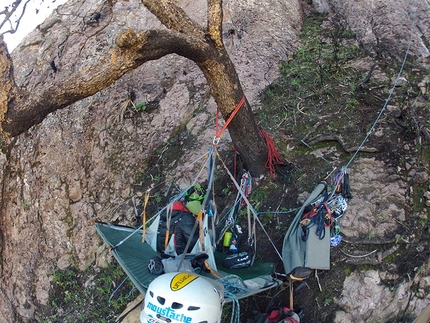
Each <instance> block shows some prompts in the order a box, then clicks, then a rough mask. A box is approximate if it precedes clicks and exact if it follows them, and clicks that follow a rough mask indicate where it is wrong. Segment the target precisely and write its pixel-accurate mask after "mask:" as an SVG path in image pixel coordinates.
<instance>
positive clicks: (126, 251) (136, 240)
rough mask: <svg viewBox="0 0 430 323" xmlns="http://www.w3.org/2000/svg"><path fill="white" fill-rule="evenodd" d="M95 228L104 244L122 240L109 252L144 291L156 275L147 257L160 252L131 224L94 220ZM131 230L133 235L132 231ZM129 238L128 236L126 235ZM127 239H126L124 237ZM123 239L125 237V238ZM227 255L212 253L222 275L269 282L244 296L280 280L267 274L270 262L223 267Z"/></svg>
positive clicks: (269, 272)
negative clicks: (262, 278) (234, 267)
mask: <svg viewBox="0 0 430 323" xmlns="http://www.w3.org/2000/svg"><path fill="white" fill-rule="evenodd" d="M95 228H96V230H97V232H98V233H99V235H100V236H101V238H102V239H103V241H104V242H105V244H106V245H108V246H110V247H115V246H117V245H118V244H119V243H121V241H123V242H122V243H121V244H120V245H118V246H117V247H116V248H113V249H111V252H112V254H113V256H114V257H115V259H116V260H117V261H118V263H119V264H120V266H121V267H122V268H123V270H124V272H125V273H126V274H127V276H128V277H129V278H130V279H131V281H132V282H133V284H134V285H135V286H136V288H137V289H138V290H139V291H140V292H141V293H142V294H145V293H146V289H147V288H148V286H149V284H150V283H151V282H152V281H153V280H154V279H155V278H157V276H156V275H153V274H151V273H150V272H149V271H148V267H147V266H148V263H149V259H150V258H152V257H155V256H159V254H158V253H157V252H156V251H154V250H153V249H152V248H151V246H150V245H149V244H147V243H142V230H138V231H136V229H135V228H133V227H127V226H121V225H114V224H111V223H103V222H96V223H95ZM132 233H134V234H132ZM127 237H128V238H127ZM126 238H127V239H126ZM124 239H126V240H125V241H124ZM226 256H227V255H226V254H222V253H218V252H216V253H215V258H216V261H217V266H218V272H219V273H220V275H221V276H222V277H224V276H227V275H230V274H232V275H237V276H239V277H240V278H241V279H242V280H249V279H253V278H258V277H267V278H268V279H270V281H272V283H271V284H269V285H268V286H267V287H265V288H261V289H257V290H249V291H248V294H247V295H242V297H240V298H243V297H247V296H249V295H252V294H256V293H258V292H260V291H264V290H267V289H270V288H272V287H275V286H277V285H278V284H279V283H280V281H278V280H275V279H273V280H272V279H271V278H270V275H271V274H272V273H273V268H274V265H273V264H272V263H263V262H260V261H255V262H254V265H253V266H252V267H248V268H241V269H227V268H224V267H222V264H221V263H222V260H223V259H224V258H225V257H226Z"/></svg>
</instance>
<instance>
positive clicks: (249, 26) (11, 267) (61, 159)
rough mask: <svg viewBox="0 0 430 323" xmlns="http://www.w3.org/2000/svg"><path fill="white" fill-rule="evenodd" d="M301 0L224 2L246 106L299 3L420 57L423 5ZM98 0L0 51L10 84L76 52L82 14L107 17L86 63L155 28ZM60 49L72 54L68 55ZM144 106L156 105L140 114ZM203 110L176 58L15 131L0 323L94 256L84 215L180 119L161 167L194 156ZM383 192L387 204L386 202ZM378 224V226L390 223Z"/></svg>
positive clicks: (129, 7) (201, 137)
mask: <svg viewBox="0 0 430 323" xmlns="http://www.w3.org/2000/svg"><path fill="white" fill-rule="evenodd" d="M313 2H314V4H313V7H310V6H309V5H306V4H305V3H304V2H300V1H299V0H296V1H281V0H273V1H265V2H263V3H261V2H257V1H245V0H234V1H224V32H225V44H226V47H227V48H228V51H229V53H230V55H231V58H232V60H233V62H234V63H235V65H236V67H237V71H238V74H239V77H240V79H241V82H242V84H243V88H244V90H245V94H246V95H247V97H248V100H249V101H250V102H251V103H252V104H257V103H258V100H257V99H258V93H259V91H261V90H262V89H263V88H264V87H265V86H266V85H268V84H270V83H271V82H272V81H273V80H274V79H276V78H277V76H278V75H279V70H278V63H279V62H280V61H282V60H285V59H286V58H287V55H288V54H291V53H293V52H294V51H295V50H297V48H298V47H299V46H300V44H299V41H298V38H297V33H298V31H299V29H300V25H301V22H302V19H303V10H304V11H306V10H313V8H315V9H317V10H319V11H321V12H330V13H332V14H337V15H338V16H340V17H341V22H342V23H345V24H346V25H347V26H348V27H350V28H351V29H353V30H354V31H355V32H356V33H357V37H358V38H359V40H360V41H361V42H362V43H363V45H364V46H365V47H366V48H367V49H369V50H371V51H373V52H375V53H376V54H378V53H379V52H382V53H383V54H384V55H393V57H402V55H403V54H404V51H405V48H406V43H407V40H408V37H409V35H410V34H411V30H412V39H413V42H412V46H411V53H412V54H413V55H415V57H418V58H420V59H422V60H425V59H428V56H429V50H428V47H429V39H430V26H429V24H430V22H429V20H428V19H427V18H428V17H429V16H430V12H429V7H430V4H429V3H428V2H424V1H412V0H410V1H397V2H395V1H372V0H367V1H359V2H357V1H353V0H349V1H334V0H333V1H330V0H327V1H324V0H322V1H313ZM103 3H104V2H103V1H97V0H88V1H85V2H84V3H83V4H82V3H81V1H78V0H76V1H70V2H69V3H67V4H66V5H64V6H62V7H60V8H59V9H58V10H57V13H55V14H54V15H53V16H51V17H50V18H48V20H47V21H46V22H45V23H44V24H42V25H41V26H40V27H39V28H38V30H35V31H34V32H33V33H32V34H30V35H29V36H28V37H27V38H26V39H25V40H24V42H23V44H22V45H21V46H20V47H18V48H17V49H16V50H15V51H14V53H13V54H12V57H13V60H14V64H15V77H16V80H17V82H18V84H20V85H22V86H27V78H26V76H27V75H28V74H30V73H31V69H32V68H35V66H36V67H37V68H46V69H47V72H46V74H47V75H48V76H47V77H48V78H49V77H55V74H54V73H53V72H52V71H51V72H50V71H49V61H50V60H52V58H55V57H58V55H59V53H58V51H59V48H60V47H59V46H60V45H61V46H62V44H63V41H64V40H65V39H66V38H67V42H66V44H67V46H75V47H76V51H75V52H74V54H75V55H79V49H80V48H81V47H82V46H85V44H84V42H85V40H84V39H82V38H80V37H81V36H79V32H78V31H79V30H81V29H82V28H97V26H89V25H83V22H82V17H85V18H88V17H90V16H91V14H92V13H94V12H96V11H97V12H99V11H100V12H101V13H102V14H103V15H105V17H106V19H107V18H108V17H110V18H109V19H111V23H110V24H109V25H108V26H107V27H106V28H104V29H103V30H102V31H101V32H99V33H95V34H94V35H93V37H92V38H91V39H90V40H88V42H89V44H90V45H91V46H90V48H91V50H90V51H88V52H87V56H86V59H96V58H97V49H98V46H111V44H113V43H114V37H115V34H116V33H117V32H118V31H120V30H121V29H123V28H126V27H128V26H131V27H133V28H136V29H144V28H155V27H157V28H158V27H159V26H160V24H159V23H158V22H157V21H156V19H155V18H154V17H153V16H152V15H151V14H150V13H148V12H147V10H146V9H145V8H144V7H143V6H142V4H141V3H140V1H138V0H131V1H118V2H115V4H114V7H113V15H112V16H109V12H108V10H107V9H106V8H105V7H103ZM181 3H182V5H183V7H184V9H185V10H186V11H187V12H189V13H190V15H192V16H193V17H195V19H196V20H197V21H199V22H203V20H204V19H205V15H204V13H205V8H206V7H205V6H206V5H205V1H203V0H200V1H190V0H188V1H187V0H182V1H181ZM409 10H413V12H412V11H409ZM84 21H85V20H84ZM100 23H103V21H101V22H100ZM410 26H412V27H410ZM94 30H96V29H94ZM71 31H72V33H70V32H71ZM399 40H400V41H399ZM76 44H82V46H76ZM85 50H88V47H86V49H85ZM68 53H69V55H73V51H72V52H68ZM64 59H66V58H64ZM84 63H85V60H83V64H84ZM59 68H61V66H59ZM65 86H67V84H65ZM131 92H133V93H134V95H135V96H136V99H135V102H146V103H148V104H149V105H148V108H147V110H145V111H137V110H133V108H132V107H131V106H130V105H127V104H126V103H127V99H128V98H129V96H130V95H131ZM151 105H153V106H155V107H156V108H155V109H154V110H151V108H150V106H151ZM215 108H216V107H215V104H214V102H213V100H211V99H210V94H209V89H208V86H207V84H206V81H205V79H204V77H203V75H202V73H201V72H200V71H199V70H198V68H197V67H196V66H195V65H194V64H193V63H192V62H190V61H188V60H185V59H182V58H180V57H176V56H175V57H174V56H170V57H164V58H162V59H160V60H158V61H154V62H151V63H150V64H146V65H144V66H142V67H140V68H139V69H137V70H135V71H133V72H131V73H129V74H127V75H126V76H124V77H123V78H122V79H120V80H119V81H117V82H116V83H114V84H113V85H112V86H110V87H109V88H107V89H105V90H104V91H102V92H100V93H98V94H97V95H94V96H93V97H90V98H87V99H85V100H82V101H80V102H78V103H76V104H74V105H73V106H70V107H68V108H65V109H63V110H60V111H57V112H55V113H53V114H51V115H49V116H48V117H47V118H46V119H45V120H44V121H43V122H42V123H41V124H40V125H38V126H35V127H33V128H32V129H30V130H29V131H28V132H27V133H25V134H23V135H21V136H19V137H18V138H17V139H16V142H15V144H14V146H13V147H12V149H11V150H10V152H9V154H8V158H7V159H6V157H5V156H4V155H3V156H2V159H1V162H2V164H3V167H2V174H1V175H2V184H3V187H2V203H1V205H2V207H1V231H0V232H1V235H0V239H1V274H2V283H1V291H0V312H1V313H2V316H0V317H2V319H1V320H2V322H3V321H4V322H7V323H9V322H10V323H12V322H19V321H27V322H32V321H33V320H34V313H35V309H36V308H37V307H38V306H40V305H45V304H46V303H47V301H48V293H49V289H50V281H51V279H52V277H51V276H50V273H51V272H52V271H53V270H54V269H57V268H59V269H63V268H66V267H68V266H75V267H78V268H81V269H84V268H85V267H87V266H88V265H90V264H91V263H92V262H94V260H98V258H97V257H98V256H99V252H98V251H97V250H98V247H99V245H100V241H99V239H98V236H97V235H96V234H95V230H94V229H93V227H92V226H91V220H94V219H96V218H97V219H100V220H106V221H109V220H111V219H112V218H113V217H114V213H113V210H115V208H116V207H118V206H119V205H120V204H121V203H123V201H124V200H126V199H127V198H128V197H129V196H130V194H131V193H132V190H131V186H132V184H133V183H134V181H135V174H136V173H138V172H144V171H145V164H146V162H147V160H148V158H149V157H150V156H151V154H153V153H154V150H155V149H156V148H158V147H160V146H161V145H163V143H165V142H166V141H167V140H168V139H169V138H170V136H171V134H172V132H174V131H176V130H177V129H178V127H180V126H181V125H184V124H187V129H188V131H189V133H191V134H193V135H198V136H197V137H196V138H198V139H197V140H196V149H195V151H192V152H189V154H187V156H186V157H182V159H180V160H179V161H178V163H177V164H175V165H173V166H175V167H176V165H178V164H184V165H185V164H187V162H189V161H192V160H194V159H195V158H198V156H201V155H202V154H203V153H204V152H205V151H206V149H207V148H208V145H209V143H211V142H212V137H213V135H214V127H215V121H214V119H215V118H214V115H215ZM196 111H197V112H196ZM225 140H228V138H226V139H225ZM165 148H166V149H168V145H166V146H165ZM372 163H375V165H374V168H373V169H376V170H377V171H375V172H372V173H369V174H367V175H366V171H365V169H366V167H365V166H364V165H369V164H372ZM188 164H189V163H188ZM191 166H192V165H191ZM385 170H386V169H385V166H384V165H383V164H379V163H376V162H375V161H372V160H370V161H363V167H362V168H360V169H359V170H356V171H357V172H358V173H360V174H362V176H367V178H368V179H372V178H374V177H377V179H378V180H379V179H380V178H381V177H383V174H385ZM181 173H182V172H179V171H177V172H176V174H181ZM171 176H172V177H174V178H175V179H176V182H178V183H179V184H184V185H185V183H188V182H189V178H187V175H186V174H185V173H184V174H183V175H175V174H174V173H173V174H172V175H171ZM387 185H388V184H387ZM389 185H392V187H394V188H395V190H396V192H395V193H393V192H392V191H391V188H390V187H388V188H387V187H381V188H380V193H381V194H386V196H387V199H388V200H386V199H384V201H383V203H386V204H387V207H388V208H387V209H386V212H395V213H397V214H399V215H400V216H403V217H404V216H405V212H404V210H403V209H402V198H401V195H402V193H403V191H404V189H405V187H404V183H402V182H401V181H400V180H399V178H397V177H396V176H394V177H392V178H391V179H390V182H389ZM367 190H368V187H366V186H364V187H357V192H359V193H358V194H357V199H356V200H354V201H357V202H356V203H357V204H359V203H360V200H359V199H361V198H362V199H367V196H368V194H367V193H368V192H367ZM390 192H391V193H392V194H391V195H390V194H389V193H390ZM358 196H359V197H358ZM390 198H391V199H392V201H393V202H395V203H389V202H390V201H391V200H389V199H390ZM369 202H370V201H369ZM354 203H355V202H354ZM373 207H374V205H372V204H371V203H368V204H367V206H366V210H367V211H368V212H369V213H372V212H373V211H374V209H372V208H373ZM351 209H352V210H353V211H352V212H353V214H354V217H353V218H352V219H351V223H350V224H349V225H346V226H345V230H350V231H351V236H353V235H354V232H353V227H354V226H355V225H356V223H354V220H353V219H356V220H357V221H358V222H360V223H362V221H361V220H360V216H361V214H362V212H364V211H365V210H362V209H361V208H360V207H358V206H356V207H354V205H352V206H351ZM384 209H385V208H384ZM125 216H127V215H125ZM128 216H131V214H128ZM369 225H373V224H372V223H369ZM385 225H386V227H385V229H386V230H389V229H390V228H391V226H393V225H397V224H396V223H394V222H390V223H386V224H385ZM348 226H350V228H349V229H348ZM375 277H376V278H375ZM353 278H354V277H351V278H350V279H349V280H347V281H345V290H348V289H350V288H351V286H354V284H355V282H356V280H354V279H353ZM357 279H358V280H359V281H362V282H364V283H363V284H366V282H367V281H371V282H372V283H374V281H375V279H376V280H378V279H379V278H378V274H376V273H374V272H366V273H363V277H357ZM372 279H373V280H372ZM378 282H379V281H378ZM405 286H406V285H405ZM405 288H406V287H405ZM382 292H384V293H385V294H384V295H387V297H388V294H389V293H388V292H387V291H384V290H382V287H381V293H382ZM352 297H353V298H355V297H359V296H356V295H350V296H348V295H347V294H346V293H345V294H343V295H342V297H341V298H340V299H339V303H340V304H343V305H344V306H345V308H346V309H347V310H345V313H346V314H345V313H343V314H342V313H341V314H339V315H347V316H348V320H350V321H354V322H359V320H356V319H355V318H356V317H357V313H355V312H354V311H355V310H357V309H355V308H353V306H352V305H351V303H350V302H348V299H353V298H352ZM384 297H385V296H384ZM371 301H377V300H369V302H371ZM417 310H418V309H417ZM375 315H377V314H375ZM338 321H339V322H342V320H341V319H339V320H338ZM343 321H345V320H343Z"/></svg>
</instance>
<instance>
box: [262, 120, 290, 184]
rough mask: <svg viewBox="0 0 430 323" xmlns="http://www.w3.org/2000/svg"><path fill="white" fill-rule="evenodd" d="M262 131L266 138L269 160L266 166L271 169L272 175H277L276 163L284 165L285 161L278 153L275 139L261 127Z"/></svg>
mask: <svg viewBox="0 0 430 323" xmlns="http://www.w3.org/2000/svg"><path fill="white" fill-rule="evenodd" d="M260 132H261V134H262V135H263V137H264V140H266V145H267V161H266V168H268V169H269V170H270V174H271V175H272V177H276V169H275V166H276V165H284V164H285V163H284V161H283V160H282V158H281V156H280V155H279V153H278V150H277V149H276V146H275V142H274V141H273V139H272V137H270V135H269V134H268V133H267V132H266V131H264V130H263V129H261V128H260Z"/></svg>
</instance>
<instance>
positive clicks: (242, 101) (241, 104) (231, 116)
mask: <svg viewBox="0 0 430 323" xmlns="http://www.w3.org/2000/svg"><path fill="white" fill-rule="evenodd" d="M244 103H245V95H243V96H242V99H240V101H239V103H238V104H237V105H236V107H235V108H234V110H233V112H232V113H231V114H230V116H229V117H228V119H227V121H226V122H225V124H224V126H223V127H222V128H221V130H220V131H218V112H219V110H218V109H217V113H216V121H215V122H216V129H215V133H216V134H215V138H218V140H217V142H215V139H214V144H216V143H218V141H219V138H221V135H222V133H223V132H224V131H225V129H227V127H228V125H229V124H230V122H231V120H233V118H234V117H235V116H236V114H237V113H238V112H239V110H240V108H241V107H242V106H243V104H244Z"/></svg>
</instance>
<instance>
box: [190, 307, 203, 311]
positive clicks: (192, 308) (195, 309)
mask: <svg viewBox="0 0 430 323" xmlns="http://www.w3.org/2000/svg"><path fill="white" fill-rule="evenodd" d="M199 309H200V307H199V306H188V310H189V311H197V310H199Z"/></svg>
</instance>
